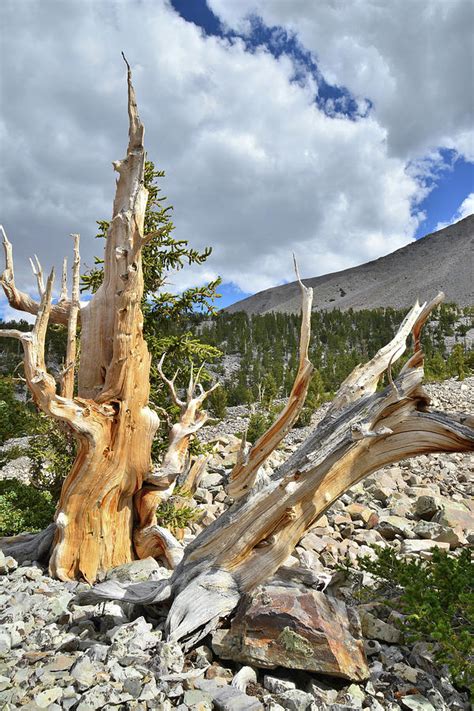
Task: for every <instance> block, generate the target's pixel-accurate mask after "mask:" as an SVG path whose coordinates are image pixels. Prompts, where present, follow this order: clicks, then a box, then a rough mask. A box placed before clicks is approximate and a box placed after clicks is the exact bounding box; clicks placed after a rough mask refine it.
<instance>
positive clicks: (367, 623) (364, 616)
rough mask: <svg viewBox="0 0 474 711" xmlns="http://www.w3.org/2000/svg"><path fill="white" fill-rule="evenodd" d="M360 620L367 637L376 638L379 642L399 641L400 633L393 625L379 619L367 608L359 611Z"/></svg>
mask: <svg viewBox="0 0 474 711" xmlns="http://www.w3.org/2000/svg"><path fill="white" fill-rule="evenodd" d="M360 622H361V625H362V632H363V633H364V637H367V638H368V639H377V640H379V641H380V642H388V643H389V644H397V642H399V641H400V638H401V634H400V631H399V630H397V629H396V628H395V627H393V625H389V624H387V622H384V621H383V620H379V619H378V618H377V617H375V615H372V613H370V612H367V610H362V611H361V612H360Z"/></svg>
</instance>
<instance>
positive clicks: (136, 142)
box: [1, 58, 208, 582]
mask: <svg viewBox="0 0 474 711" xmlns="http://www.w3.org/2000/svg"><path fill="white" fill-rule="evenodd" d="M124 59H125V58H124ZM125 61H126V60H125ZM127 81H128V115H129V143H128V149H127V155H126V157H125V159H124V160H122V161H116V162H115V163H114V169H115V170H116V171H117V173H118V174H119V178H118V180H117V185H116V193H115V200H114V205H113V215H112V220H111V223H110V227H109V231H108V234H107V240H106V247H105V255H104V275H103V283H102V285H101V286H100V288H99V289H98V290H97V292H96V293H95V294H94V296H93V298H92V299H91V300H90V301H89V302H88V304H87V305H86V306H83V307H82V308H80V304H79V269H80V258H79V237H78V235H74V262H73V272H72V297H71V299H70V300H69V299H68V297H67V284H66V281H67V280H66V271H65V267H64V268H63V276H62V283H61V292H60V297H59V301H58V303H57V304H52V303H51V293H52V285H53V278H54V275H53V273H52V274H51V275H50V277H49V279H48V283H47V286H46V288H45V287H44V283H43V272H42V269H41V265H40V264H39V261H38V259H37V258H36V262H35V263H33V262H32V268H33V272H34V274H35V276H36V279H37V283H38V291H39V295H40V302H36V301H34V300H33V299H32V298H31V297H30V296H29V295H28V294H25V293H24V292H21V291H19V290H18V289H17V288H16V285H15V279H14V269H13V253H12V245H11V244H10V242H9V240H8V238H7V236H6V234H5V232H4V230H3V228H2V233H3V244H4V251H5V262H6V267H5V271H4V272H3V275H2V277H1V284H2V286H3V289H4V291H5V294H6V296H7V298H8V300H9V302H10V304H11V306H13V307H14V308H17V309H20V310H23V311H28V312H29V313H33V314H37V319H36V324H35V327H34V330H33V332H32V333H27V334H24V333H20V332H17V331H2V333H1V335H3V336H10V337H15V338H18V339H20V340H21V341H22V343H23V347H24V353H25V356H24V358H25V372H26V379H27V383H28V386H29V388H30V390H31V392H32V394H33V398H34V400H35V402H36V404H37V405H38V407H39V408H40V409H42V410H43V412H45V413H46V414H48V415H50V416H51V417H53V418H55V419H56V420H58V421H59V422H61V423H62V425H64V426H66V427H68V428H69V429H70V430H71V431H72V433H73V435H74V437H75V439H76V441H77V445H78V447H77V456H76V459H75V462H74V465H73V467H72V470H71V472H70V473H69V475H68V476H67V478H66V481H65V483H64V485H63V488H62V491H61V496H60V500H59V503H58V508H57V513H56V517H55V524H56V526H55V532H54V540H53V544H52V549H51V556H50V572H51V574H52V575H54V576H55V577H58V578H60V579H61V580H69V579H80V578H85V579H86V580H87V581H89V582H93V581H94V580H96V578H97V576H98V574H99V573H101V572H103V571H106V570H108V569H109V568H111V567H113V566H116V565H120V564H121V563H125V562H128V561H130V560H133V559H134V558H136V557H137V556H140V555H150V554H154V555H156V556H163V557H165V558H166V559H167V560H168V562H169V563H170V564H173V565H176V564H177V562H178V560H179V559H180V558H181V557H182V553H181V547H180V545H179V544H178V543H177V542H176V541H175V540H174V538H173V536H172V535H171V534H169V532H166V531H163V530H162V529H159V527H156V520H155V517H154V514H155V510H156V506H157V504H158V503H159V501H160V500H162V499H163V498H165V497H166V496H168V495H169V494H170V493H171V492H172V489H173V486H174V482H175V480H176V477H177V476H178V475H179V474H180V473H182V470H183V467H184V466H185V465H187V459H188V457H187V453H188V447H189V441H190V437H191V435H192V434H193V433H194V432H196V431H197V430H198V429H199V428H200V427H202V425H203V424H204V422H205V420H206V414H205V413H204V412H202V409H201V408H202V405H203V402H204V400H205V398H206V396H207V394H208V393H207V392H204V391H203V390H202V388H201V386H200V385H199V383H198V382H197V379H196V381H195V380H194V379H193V378H192V379H191V381H190V384H189V388H188V392H187V397H186V400H185V401H181V400H179V398H178V396H177V395H176V393H175V392H174V387H173V385H172V382H171V381H167V382H168V384H169V385H170V386H171V390H172V392H173V395H174V397H175V399H176V402H177V403H178V404H179V405H180V407H181V417H180V421H179V422H178V423H176V424H175V425H174V426H173V428H172V429H171V433H170V443H169V448H168V451H167V453H166V454H165V457H164V460H163V463H162V466H161V468H160V471H159V472H158V473H156V472H154V473H152V467H151V445H152V442H153V438H154V435H155V432H156V429H157V427H158V425H159V418H158V416H157V414H156V413H155V412H154V411H152V410H151V409H150V407H149V406H148V400H149V390H150V386H149V376H150V354H149V352H148V349H147V345H146V342H145V339H144V337H143V314H142V311H141V302H142V298H143V271H142V249H143V246H144V245H145V244H146V243H147V242H148V241H149V240H150V239H152V238H153V237H155V236H156V235H157V234H158V233H153V234H151V235H145V236H144V235H143V225H144V218H145V210H146V204H147V197H148V191H147V190H146V189H145V187H144V169H145V149H144V142H143V139H144V127H143V124H142V122H141V120H140V118H139V115H138V111H137V105H136V100H135V92H134V88H133V85H132V77H131V71H130V67H129V65H128V63H127ZM48 321H51V322H54V323H62V324H65V325H67V326H68V338H67V351H66V359H65V367H64V372H63V374H62V379H61V388H60V395H58V394H57V392H56V383H55V381H54V379H53V377H52V376H51V375H50V374H48V373H47V371H46V365H45V360H44V338H45V334H46V328H47V325H48ZM78 322H80V324H81V336H80V339H81V342H80V353H81V357H80V362H79V367H78V377H77V380H78V389H77V395H76V396H74V379H75V359H76V329H77V324H78ZM163 377H165V376H164V374H163ZM165 380H166V378H165ZM196 390H198V391H199V392H198V393H196V392H195V391H196ZM145 480H148V482H149V483H148V484H146V485H145V486H144V483H145ZM134 527H135V529H136V530H135V531H134ZM134 538H135V541H134ZM34 540H35V539H34V537H33V538H31V537H26V538H25V537H24V536H20V537H16V538H15V539H14V540H10V541H8V542H6V541H3V542H2V547H3V548H5V547H7V548H8V547H10V549H11V550H12V551H13V550H14V552H15V555H16V556H17V557H18V558H21V557H24V555H28V556H29V557H30V558H31V555H32V550H34ZM37 541H38V547H39V546H41V551H43V549H44V537H40V536H38V537H37ZM38 550H39V548H38ZM22 551H24V555H23V553H22Z"/></svg>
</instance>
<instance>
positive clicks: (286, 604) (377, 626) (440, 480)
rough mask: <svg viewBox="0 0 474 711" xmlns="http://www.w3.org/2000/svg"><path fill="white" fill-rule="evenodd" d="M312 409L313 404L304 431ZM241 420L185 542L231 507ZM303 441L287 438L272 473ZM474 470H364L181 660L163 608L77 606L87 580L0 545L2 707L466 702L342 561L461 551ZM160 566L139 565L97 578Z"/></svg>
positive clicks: (448, 406) (222, 445)
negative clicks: (6, 552) (52, 572)
mask: <svg viewBox="0 0 474 711" xmlns="http://www.w3.org/2000/svg"><path fill="white" fill-rule="evenodd" d="M426 387H427V390H428V392H429V394H430V396H431V397H432V400H433V406H434V407H442V408H443V409H445V410H447V411H459V410H464V411H469V410H470V409H471V408H472V402H473V399H474V378H468V379H466V380H465V381H463V382H458V381H456V380H449V381H445V382H444V383H437V384H432V385H427V386H426ZM320 417H321V413H320V412H317V413H315V416H314V419H313V422H312V424H311V426H312V427H314V426H315V424H316V423H317V422H318V420H319V419H320ZM238 418H240V419H238ZM245 418H246V413H245V412H241V413H240V414H237V413H235V416H234V418H232V421H231V422H230V423H226V425H225V426H224V427H221V429H220V434H218V433H217V432H215V433H214V437H215V436H216V435H217V439H216V441H215V450H214V454H213V456H212V458H211V461H210V465H209V468H208V471H207V473H206V474H205V476H204V478H203V479H202V481H201V482H200V486H199V488H198V489H197V491H196V494H195V498H194V501H193V505H194V506H195V507H196V511H197V512H198V514H199V518H198V519H197V520H196V521H195V522H193V523H191V524H189V527H187V528H186V529H185V531H184V542H189V541H191V540H192V539H193V538H194V537H195V536H196V535H197V533H198V532H199V531H200V530H201V529H202V528H203V527H205V526H207V525H209V524H210V523H211V521H213V520H214V518H215V517H217V516H219V514H220V513H221V512H222V511H223V510H224V509H225V508H226V507H227V506H228V504H229V498H228V497H227V495H226V492H225V488H224V485H225V481H226V478H227V476H228V474H229V472H230V470H231V468H232V464H233V463H234V461H235V458H236V453H237V448H238V444H239V441H238V440H237V438H235V437H234V436H233V435H232V434H225V431H226V430H227V429H228V428H229V429H230V431H236V430H237V427H238V428H240V429H243V425H244V423H245ZM233 420H235V422H234V421H233ZM234 428H235V429H234ZM210 434H211V433H210ZM305 434H306V433H305V432H304V431H302V430H300V431H295V432H293V433H290V436H288V437H287V438H286V440H285V441H284V443H283V446H282V447H281V448H279V449H278V450H277V451H275V452H274V453H273V454H272V456H271V458H270V461H269V463H268V468H269V470H270V469H271V468H272V467H276V466H278V464H279V463H280V462H281V461H282V460H284V459H286V458H287V457H288V455H289V454H290V453H291V452H292V451H294V449H295V448H296V447H297V446H298V442H299V440H300V439H302V438H304V436H305ZM473 472H474V455H472V454H467V455H461V454H453V455H444V454H442V455H441V454H440V455H432V456H420V457H417V458H416V459H413V460H410V461H407V462H402V463H400V464H399V465H392V466H390V467H387V468H385V469H383V470H381V471H380V472H378V473H376V474H373V475H371V476H369V477H367V478H366V479H365V480H364V481H363V482H361V483H360V484H358V485H357V486H355V487H353V488H352V489H351V490H350V491H349V492H347V493H346V494H345V495H344V496H343V497H342V498H341V499H339V501H337V502H336V503H335V504H334V505H333V506H332V507H331V508H330V509H329V510H328V511H327V513H326V515H324V516H322V517H321V518H320V519H319V520H318V521H317V522H316V524H315V527H314V528H313V529H312V530H311V531H310V532H309V533H308V534H306V536H305V537H304V538H303V539H302V540H301V541H300V543H299V545H298V546H297V547H296V550H295V551H294V553H293V555H292V556H290V558H289V559H288V560H287V561H286V563H285V566H284V568H282V569H280V571H279V572H278V573H277V575H276V576H275V578H274V579H273V580H272V581H269V582H268V583H267V584H266V585H264V586H262V587H260V588H258V589H257V590H256V591H254V593H253V594H252V595H251V596H250V598H249V600H247V601H246V604H245V605H244V606H243V607H242V606H241V607H239V610H238V611H237V615H236V616H235V618H234V620H233V621H232V623H231V624H230V623H229V622H228V623H226V624H224V626H223V627H222V628H221V629H218V630H216V631H215V632H214V633H213V634H212V635H209V636H208V637H207V638H206V639H205V640H203V644H201V646H199V647H198V648H197V649H195V650H193V651H192V652H190V653H184V652H183V649H182V648H181V647H180V645H179V644H176V643H172V642H167V641H165V639H164V633H163V617H162V616H160V611H159V609H156V610H155V611H152V610H151V608H146V609H143V608H141V609H139V608H136V607H134V606H133V605H131V604H127V603H115V602H113V603H112V602H107V603H101V604H100V605H97V606H85V607H79V606H78V605H76V604H75V601H74V596H75V594H76V593H77V592H78V590H80V589H81V588H84V587H85V586H84V585H83V584H79V585H78V584H77V583H61V582H58V581H55V580H52V579H51V578H49V577H48V575H47V573H46V571H45V570H44V568H43V567H42V565H41V564H40V563H39V562H36V561H31V563H30V564H24V565H23V566H20V567H19V566H18V565H17V563H16V561H14V560H13V559H12V558H5V557H2V555H1V554H0V623H1V630H0V708H3V709H8V710H9V709H17V708H23V709H28V710H35V711H36V710H37V709H49V711H61V709H72V710H73V711H93V710H94V709H123V710H124V711H125V710H130V711H133V710H137V711H146V709H161V710H162V711H171V709H172V708H177V709H179V710H180V711H191V710H195V709H198V710H200V711H211V709H218V710H219V709H220V710H221V711H239V710H241V711H258V710H262V711H263V710H265V711H267V710H268V711H284V710H285V709H290V710H294V711H300V710H303V711H304V710H305V709H308V710H312V711H316V710H318V711H349V710H350V709H362V708H364V709H369V710H372V711H384V710H387V711H406V710H407V709H408V710H410V709H412V710H415V711H417V710H418V711H448V710H450V711H464V710H466V711H467V709H469V700H468V697H467V693H465V692H461V691H459V690H457V689H455V688H454V686H453V685H452V683H451V682H450V681H449V679H448V676H447V673H446V669H445V668H444V667H442V666H440V665H437V664H436V663H435V662H434V661H433V656H432V653H431V651H430V649H429V648H428V647H427V646H426V645H425V644H424V643H422V642H417V643H415V644H413V643H411V644H409V645H408V644H404V643H403V640H402V638H401V636H400V631H399V629H398V628H397V623H396V619H397V615H396V613H394V612H393V611H392V612H390V611H389V610H388V609H387V608H386V607H385V606H383V605H379V604H376V603H367V602H365V603H361V601H360V600H357V598H356V597H355V596H354V589H353V588H352V583H351V582H350V581H349V580H348V579H346V578H345V577H344V575H343V574H341V572H340V571H338V570H337V565H338V563H341V562H343V561H344V560H345V559H346V558H347V557H348V558H349V560H350V561H352V564H353V565H354V567H355V569H356V573H357V557H358V556H359V555H362V554H369V555H370V554H371V550H372V549H371V548H370V546H371V545H372V544H374V543H376V544H378V545H380V546H382V547H385V546H390V547H392V548H393V549H394V550H396V551H398V552H399V554H400V555H401V556H404V555H407V556H422V557H425V558H426V557H429V556H430V555H431V551H432V550H433V548H435V547H440V548H444V549H445V550H448V549H449V550H451V551H459V550H460V549H462V548H463V547H465V546H467V545H469V544H472V543H473V542H474V532H473V530H472V511H471V510H470V508H469V501H472V476H473ZM170 574H171V573H170V571H169V570H167V569H166V568H165V567H163V566H162V565H161V564H159V563H158V562H157V561H155V560H154V559H146V560H144V561H136V562H135V563H132V564H128V565H125V566H120V567H119V568H116V569H115V570H113V571H110V572H109V573H108V577H112V578H115V579H118V580H122V581H130V580H134V581H136V580H145V579H154V580H158V579H161V578H163V577H169V575H170ZM359 575H360V576H362V575H365V576H366V577H367V574H362V573H359ZM365 582H367V581H365ZM269 612H270V614H269ZM144 615H145V616H146V617H145V616H144ZM263 624H264V625H265V627H264V630H263V631H264V634H263V635H261V634H260V635H259V630H261V631H262V625H263ZM308 625H309V627H308ZM290 628H291V629H290ZM312 630H313V631H314V634H313V633H312Z"/></svg>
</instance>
